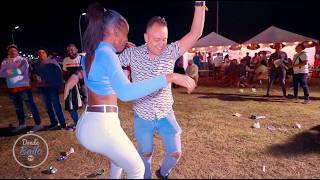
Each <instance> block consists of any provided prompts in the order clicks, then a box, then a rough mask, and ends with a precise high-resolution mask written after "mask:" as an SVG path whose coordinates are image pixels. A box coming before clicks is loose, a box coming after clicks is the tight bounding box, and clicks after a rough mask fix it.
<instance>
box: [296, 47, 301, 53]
mask: <svg viewBox="0 0 320 180" xmlns="http://www.w3.org/2000/svg"><path fill="white" fill-rule="evenodd" d="M295 49H296V52H297V53H299V52H301V51H302V48H301V46H299V45H298V46H296V48H295Z"/></svg>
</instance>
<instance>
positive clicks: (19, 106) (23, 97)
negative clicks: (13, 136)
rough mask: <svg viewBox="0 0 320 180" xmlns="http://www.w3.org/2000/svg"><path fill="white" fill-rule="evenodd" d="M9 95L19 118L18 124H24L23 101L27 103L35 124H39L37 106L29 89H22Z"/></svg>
mask: <svg viewBox="0 0 320 180" xmlns="http://www.w3.org/2000/svg"><path fill="white" fill-rule="evenodd" d="M9 97H10V99H11V101H12V102H13V104H14V107H15V109H16V115H17V118H18V120H19V125H24V124H25V117H24V109H23V101H25V103H26V104H28V106H29V108H30V111H31V113H32V116H33V119H34V121H35V124H36V125H40V124H41V118H40V115H39V111H38V108H37V106H36V104H35V102H34V100H33V96H32V92H31V89H28V90H24V91H21V92H17V93H9Z"/></svg>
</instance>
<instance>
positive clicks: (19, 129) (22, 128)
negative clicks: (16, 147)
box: [11, 124, 27, 133]
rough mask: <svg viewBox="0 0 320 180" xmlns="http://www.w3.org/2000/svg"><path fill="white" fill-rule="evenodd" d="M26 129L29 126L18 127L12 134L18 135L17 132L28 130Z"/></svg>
mask: <svg viewBox="0 0 320 180" xmlns="http://www.w3.org/2000/svg"><path fill="white" fill-rule="evenodd" d="M26 128H27V125H25V124H23V125H20V126H19V127H17V128H14V129H13V130H12V131H11V132H12V133H17V132H19V131H21V130H24V129H26Z"/></svg>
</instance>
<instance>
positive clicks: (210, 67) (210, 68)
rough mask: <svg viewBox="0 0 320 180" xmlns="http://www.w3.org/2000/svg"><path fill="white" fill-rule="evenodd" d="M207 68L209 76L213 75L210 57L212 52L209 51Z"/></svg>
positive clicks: (212, 64)
mask: <svg viewBox="0 0 320 180" xmlns="http://www.w3.org/2000/svg"><path fill="white" fill-rule="evenodd" d="M208 69H209V77H211V76H213V73H214V63H213V58H212V53H211V52H209V54H208Z"/></svg>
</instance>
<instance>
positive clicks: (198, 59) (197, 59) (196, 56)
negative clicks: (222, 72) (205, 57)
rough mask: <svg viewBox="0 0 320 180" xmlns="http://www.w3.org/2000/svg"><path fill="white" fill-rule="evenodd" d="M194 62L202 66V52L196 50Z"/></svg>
mask: <svg viewBox="0 0 320 180" xmlns="http://www.w3.org/2000/svg"><path fill="white" fill-rule="evenodd" d="M193 62H194V63H195V64H196V65H197V66H198V68H200V64H201V58H200V52H196V54H195V56H194V57H193Z"/></svg>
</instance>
